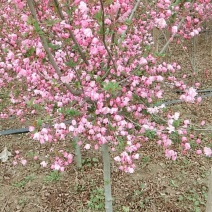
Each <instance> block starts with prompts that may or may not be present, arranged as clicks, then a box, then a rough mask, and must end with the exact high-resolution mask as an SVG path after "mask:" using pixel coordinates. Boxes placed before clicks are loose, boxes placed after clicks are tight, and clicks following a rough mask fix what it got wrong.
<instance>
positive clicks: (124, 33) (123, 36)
mask: <svg viewBox="0 0 212 212" xmlns="http://www.w3.org/2000/svg"><path fill="white" fill-rule="evenodd" d="M140 2H141V0H138V1H137V2H136V4H135V6H134V8H133V9H132V12H131V14H130V16H129V18H128V20H129V21H132V19H133V17H134V14H135V11H136V10H137V8H138V6H139V4H140ZM127 30H128V27H127V29H126V30H125V31H124V32H123V33H122V36H121V40H120V42H119V44H121V42H122V41H123V40H124V38H125V36H126V32H127Z"/></svg>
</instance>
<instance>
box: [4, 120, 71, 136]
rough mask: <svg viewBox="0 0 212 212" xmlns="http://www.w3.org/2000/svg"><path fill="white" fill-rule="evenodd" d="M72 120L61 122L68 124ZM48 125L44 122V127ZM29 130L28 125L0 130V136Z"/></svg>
mask: <svg viewBox="0 0 212 212" xmlns="http://www.w3.org/2000/svg"><path fill="white" fill-rule="evenodd" d="M71 121H72V120H66V121H64V122H63V123H65V124H70V123H71ZM49 126H50V125H48V124H45V125H44V127H49ZM28 132H29V127H26V128H20V129H13V130H2V131H0V136H1V135H14V134H22V133H28Z"/></svg>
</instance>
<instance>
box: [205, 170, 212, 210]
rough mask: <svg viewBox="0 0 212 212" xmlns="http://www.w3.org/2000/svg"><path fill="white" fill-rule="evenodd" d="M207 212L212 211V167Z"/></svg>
mask: <svg viewBox="0 0 212 212" xmlns="http://www.w3.org/2000/svg"><path fill="white" fill-rule="evenodd" d="M206 212H212V167H211V174H210V177H209V191H208V199H207V204H206Z"/></svg>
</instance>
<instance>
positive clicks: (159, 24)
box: [155, 18, 167, 29]
mask: <svg viewBox="0 0 212 212" xmlns="http://www.w3.org/2000/svg"><path fill="white" fill-rule="evenodd" d="M155 23H156V26H157V27H158V28H160V29H163V28H165V27H166V26H167V23H166V21H165V19H164V18H156V20H155Z"/></svg>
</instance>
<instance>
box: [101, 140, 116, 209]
mask: <svg viewBox="0 0 212 212" xmlns="http://www.w3.org/2000/svg"><path fill="white" fill-rule="evenodd" d="M102 157H103V170H104V191H105V211H106V212H112V211H113V205H112V192H111V179H110V175H111V171H110V155H109V150H108V144H107V143H106V144H103V145H102Z"/></svg>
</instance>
